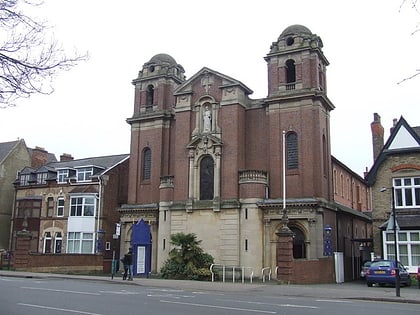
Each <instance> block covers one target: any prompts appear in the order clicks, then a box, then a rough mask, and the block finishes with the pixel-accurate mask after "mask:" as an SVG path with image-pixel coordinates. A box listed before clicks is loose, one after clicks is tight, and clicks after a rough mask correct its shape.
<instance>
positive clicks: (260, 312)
mask: <svg viewBox="0 0 420 315" xmlns="http://www.w3.org/2000/svg"><path fill="white" fill-rule="evenodd" d="M159 302H161V303H169V304H179V305H188V306H198V307H207V308H217V309H224V310H231V311H239V312H251V313H259V314H262V313H264V314H277V312H274V311H263V310H252V309H246V308H238V307H228V306H218V305H209V304H197V303H185V302H176V301H166V300H160V301H159Z"/></svg>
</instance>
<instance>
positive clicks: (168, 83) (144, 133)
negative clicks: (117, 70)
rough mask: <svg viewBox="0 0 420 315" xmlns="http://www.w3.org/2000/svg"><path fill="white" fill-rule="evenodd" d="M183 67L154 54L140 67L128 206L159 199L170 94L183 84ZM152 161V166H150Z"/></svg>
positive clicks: (170, 116) (165, 171)
mask: <svg viewBox="0 0 420 315" xmlns="http://www.w3.org/2000/svg"><path fill="white" fill-rule="evenodd" d="M184 72H185V71H184V68H183V67H182V66H181V65H179V64H177V62H176V61H175V59H174V58H172V57H171V56H169V55H167V54H157V55H155V56H153V57H152V59H150V61H149V62H146V63H145V64H144V65H143V68H142V70H140V71H139V74H138V77H137V78H136V79H134V80H133V82H132V83H133V85H134V87H135V94H134V95H135V96H134V114H133V116H132V117H131V118H129V119H127V122H128V123H129V124H130V125H131V149H130V152H131V153H130V178H129V184H128V185H129V186H128V189H129V194H128V196H129V201H128V202H129V204H132V205H135V204H148V203H152V202H153V201H156V200H159V185H160V182H159V181H160V177H161V176H165V175H167V174H168V172H169V167H170V166H169V165H170V161H169V159H170V156H169V155H170V145H171V132H170V131H171V127H172V125H173V124H174V111H173V108H174V106H175V97H174V95H173V91H174V90H175V88H176V87H177V86H178V85H180V84H181V83H183V82H184V81H185V75H184ZM152 160H153V163H152Z"/></svg>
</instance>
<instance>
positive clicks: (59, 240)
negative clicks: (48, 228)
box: [54, 232, 63, 254]
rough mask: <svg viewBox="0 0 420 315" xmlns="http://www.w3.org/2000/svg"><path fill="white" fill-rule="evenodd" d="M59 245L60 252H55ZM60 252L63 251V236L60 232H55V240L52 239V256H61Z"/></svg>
mask: <svg viewBox="0 0 420 315" xmlns="http://www.w3.org/2000/svg"><path fill="white" fill-rule="evenodd" d="M59 243H60V251H57V248H58V244H59ZM62 251H63V236H62V234H61V232H56V233H55V239H54V254H61V252H62Z"/></svg>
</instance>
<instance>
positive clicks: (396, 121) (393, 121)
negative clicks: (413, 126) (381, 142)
mask: <svg viewBox="0 0 420 315" xmlns="http://www.w3.org/2000/svg"><path fill="white" fill-rule="evenodd" d="M397 124H398V119H397V118H394V119H393V120H392V127H391V128H390V129H389V132H390V134H391V135H392V132H393V131H394V129H395V126H396V125H397Z"/></svg>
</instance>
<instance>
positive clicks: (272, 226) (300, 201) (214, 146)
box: [119, 25, 371, 283]
mask: <svg viewBox="0 0 420 315" xmlns="http://www.w3.org/2000/svg"><path fill="white" fill-rule="evenodd" d="M322 47H323V43H322V41H321V39H320V37H319V36H317V35H316V34H313V33H312V32H311V31H310V30H309V29H308V28H306V27H305V26H302V25H292V26H290V27H288V28H286V29H285V30H284V31H283V32H282V33H281V35H280V36H279V37H278V39H277V40H276V41H275V42H273V43H272V45H271V47H270V51H269V53H268V54H267V55H266V57H265V60H266V62H267V70H268V94H267V97H266V98H263V99H251V98H250V95H251V94H252V90H251V89H250V88H248V87H247V86H246V85H245V84H243V83H242V82H240V81H238V80H236V79H234V78H232V77H229V76H227V75H225V74H222V73H219V72H217V71H215V70H212V69H209V68H207V67H204V68H202V69H201V70H200V71H198V72H197V73H196V74H194V75H193V76H192V77H191V78H189V79H186V78H185V75H184V72H185V71H184V68H183V67H182V66H181V65H179V64H178V63H177V62H176V61H175V59H174V58H173V57H171V56H169V55H167V54H158V55H155V56H154V57H152V58H151V59H150V61H148V62H146V63H145V64H144V65H143V68H142V70H141V71H140V72H139V75H138V77H137V78H136V79H134V80H133V85H134V87H135V101H134V113H133V116H132V117H131V118H129V119H127V122H128V123H129V124H130V125H131V151H130V178H129V186H128V189H129V190H128V203H127V204H125V205H123V206H122V207H121V208H120V209H119V212H120V214H121V223H122V226H121V228H122V242H123V243H122V245H121V246H122V249H121V250H122V251H125V250H127V248H128V247H129V246H131V245H133V244H132V238H133V235H132V231H133V226H134V225H135V224H136V222H138V221H139V220H144V221H145V222H147V223H148V224H149V226H150V233H151V237H152V239H153V243H152V246H151V248H150V252H148V253H146V254H145V256H144V252H142V253H137V254H136V253H135V254H136V255H137V256H136V259H140V258H141V260H144V257H146V260H150V264H151V272H158V271H159V269H160V267H161V266H162V264H163V263H164V261H165V260H166V259H167V257H168V253H169V251H170V249H171V245H170V237H171V234H174V233H177V232H184V233H195V234H196V235H197V238H198V239H199V240H202V246H203V249H204V250H205V251H206V252H208V253H210V254H211V255H212V256H213V257H214V258H215V261H216V262H217V263H218V264H222V265H226V266H243V267H247V268H249V269H250V270H252V271H253V273H254V275H255V276H261V275H262V272H263V271H262V269H263V268H269V269H271V270H272V272H273V273H274V272H275V270H276V269H277V267H278V266H279V264H280V262H279V259H280V260H281V257H280V256H281V255H278V251H277V243H278V236H277V234H278V231H279V230H280V229H281V227H282V217H283V207H284V206H286V211H287V212H286V214H287V219H288V227H289V228H290V229H291V231H292V232H293V249H292V250H293V262H292V263H293V270H292V271H291V272H292V275H291V281H292V282H295V283H296V282H297V283H311V282H312V283H313V282H332V281H334V279H335V278H334V277H335V276H334V266H333V265H334V261H333V259H332V257H331V256H332V255H333V252H343V253H344V264H345V266H344V272H345V279H353V278H355V277H357V275H358V273H359V270H358V266H360V264H359V263H358V264H355V263H354V262H355V261H356V262H359V261H360V260H361V252H360V251H359V245H360V243H361V242H362V240H363V242H369V241H371V229H370V217H369V216H368V215H366V212H369V210H370V208H369V207H370V203H369V199H370V192H369V189H368V187H367V185H366V182H365V181H364V180H363V178H361V177H360V176H357V175H356V174H355V173H354V172H352V171H351V170H349V169H348V168H347V167H345V165H343V164H342V163H340V162H339V161H338V160H336V159H334V158H333V157H332V156H331V148H330V143H331V141H330V136H331V135H330V111H331V110H333V109H334V105H333V104H332V102H331V101H330V100H329V99H328V97H327V84H326V82H327V76H326V67H327V66H328V64H329V63H328V60H327V59H326V57H325V56H324V54H323V51H322ZM333 174H335V175H336V176H335V177H334V176H333ZM347 179H348V180H349V181H348V182H344V184H343V183H342V182H339V183H337V182H333V181H334V180H338V181H340V180H347ZM344 186H345V187H346V191H345V193H341V190H340V189H341V187H344ZM334 187H336V188H334ZM350 190H351V192H352V193H351V194H348V191H350ZM336 199H337V200H336ZM327 234H328V235H327ZM327 238H328V242H326V241H327ZM326 244H328V246H329V247H328V248H327V246H326ZM140 255H143V256H142V257H140V258H139V256H140ZM307 270H311V272H310V273H308V272H307Z"/></svg>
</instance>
